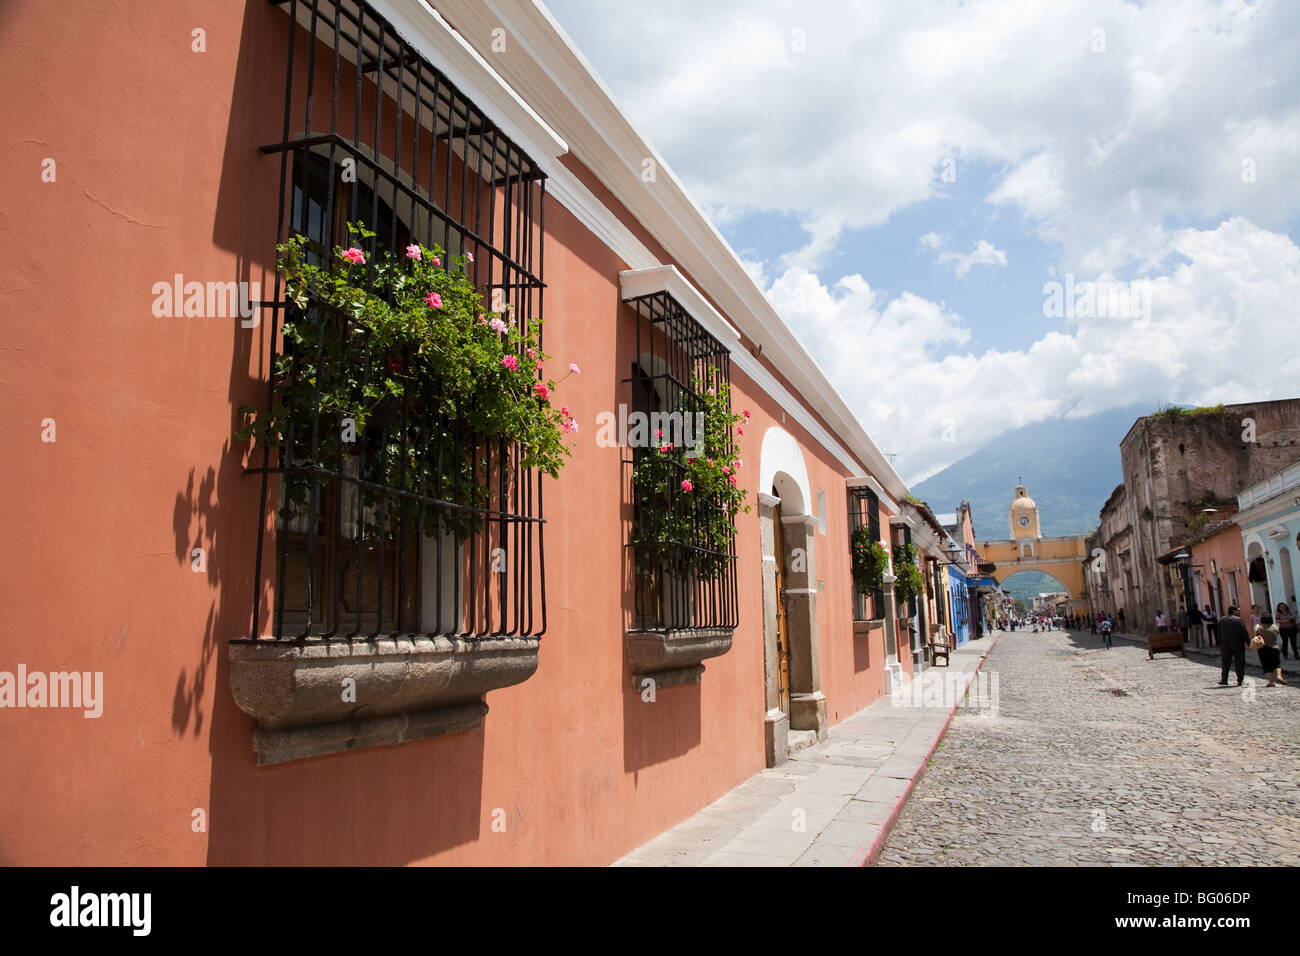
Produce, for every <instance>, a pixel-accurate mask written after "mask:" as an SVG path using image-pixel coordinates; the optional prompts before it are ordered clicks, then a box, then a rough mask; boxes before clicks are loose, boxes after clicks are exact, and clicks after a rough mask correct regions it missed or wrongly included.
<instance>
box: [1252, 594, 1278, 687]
mask: <svg viewBox="0 0 1300 956" xmlns="http://www.w3.org/2000/svg"><path fill="white" fill-rule="evenodd" d="M1277 638H1278V628H1277V625H1276V624H1274V623H1273V615H1272V614H1269V613H1267V612H1265V613H1264V614H1263V615H1262V616H1261V617H1260V619H1259V624H1257V625H1255V639H1254V640H1252V641H1251V642H1250V643H1251V646H1252V647H1254V648H1255V649H1256V650H1257V651H1259V666H1260V667H1262V668H1263V669H1264V676H1265V677H1267V678H1268V683H1267V684H1265V685H1264V686H1265V687H1272V686H1274V684H1275V683H1281V684H1285V683H1286V678H1284V677H1283V676H1282V666H1281V665H1282V658H1281V655H1280V653H1279V652H1278V649H1277ZM1256 641H1259V642H1260V643H1259V644H1256V643H1255V642H1256Z"/></svg>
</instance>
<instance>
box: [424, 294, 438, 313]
mask: <svg viewBox="0 0 1300 956" xmlns="http://www.w3.org/2000/svg"><path fill="white" fill-rule="evenodd" d="M424 301H425V302H427V303H429V308H431V309H441V308H442V296H440V295H438V293H436V292H430V293H429V294H428V295H426V296H425V297H424Z"/></svg>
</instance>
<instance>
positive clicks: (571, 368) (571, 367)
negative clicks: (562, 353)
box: [569, 362, 582, 375]
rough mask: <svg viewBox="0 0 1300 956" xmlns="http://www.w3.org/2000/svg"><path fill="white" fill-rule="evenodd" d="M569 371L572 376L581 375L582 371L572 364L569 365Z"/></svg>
mask: <svg viewBox="0 0 1300 956" xmlns="http://www.w3.org/2000/svg"><path fill="white" fill-rule="evenodd" d="M569 371H570V372H572V373H573V374H574V375H581V374H582V369H580V368H578V366H577V365H575V364H574V363H572V362H570V363H569Z"/></svg>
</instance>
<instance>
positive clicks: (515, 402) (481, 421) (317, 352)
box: [235, 223, 578, 539]
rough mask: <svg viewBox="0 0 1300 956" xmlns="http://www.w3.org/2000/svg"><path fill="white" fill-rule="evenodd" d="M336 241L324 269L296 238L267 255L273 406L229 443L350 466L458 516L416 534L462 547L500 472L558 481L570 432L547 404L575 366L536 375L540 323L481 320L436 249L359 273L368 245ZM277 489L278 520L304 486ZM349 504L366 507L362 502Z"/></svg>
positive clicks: (562, 411)
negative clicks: (279, 300) (281, 302)
mask: <svg viewBox="0 0 1300 956" xmlns="http://www.w3.org/2000/svg"><path fill="white" fill-rule="evenodd" d="M348 232H349V234H350V236H351V239H352V244H351V246H350V247H349V248H347V249H344V248H342V247H338V246H336V247H335V248H334V251H333V256H332V257H331V259H330V260H329V261H328V262H324V263H321V259H322V255H321V253H319V252H318V251H316V248H318V247H313V246H312V245H310V244H309V242H308V240H307V239H306V238H305V237H303V236H294V237H292V238H290V239H289V240H288V241H287V242H284V243H282V244H281V245H279V246H277V247H276V250H277V252H278V253H279V255H280V263H279V268H280V271H281V272H282V273H283V274H284V278H285V287H286V293H287V298H288V301H289V303H290V305H291V306H292V308H290V311H289V314H288V315H287V316H286V321H285V323H284V325H283V327H282V329H283V334H284V341H285V347H284V351H283V352H282V353H281V354H279V355H278V356H277V357H276V366H275V376H276V382H277V390H276V404H274V405H273V406H272V408H271V409H270V411H269V412H267V413H265V414H259V412H258V411H257V410H256V409H254V408H252V407H251V406H247V405H245V406H241V407H240V409H239V410H240V412H241V414H242V415H243V417H244V424H243V427H242V428H240V429H239V430H238V431H237V432H236V433H235V438H236V440H247V439H253V440H254V441H255V442H256V443H258V444H263V443H265V444H268V445H270V446H271V447H272V448H274V449H276V450H278V452H279V456H280V463H281V465H282V466H300V467H301V466H303V465H309V466H317V465H318V466H320V467H323V468H328V469H333V468H336V467H337V462H338V461H339V460H340V458H342V457H353V456H357V457H360V459H361V460H362V463H363V464H362V468H363V471H362V472H361V473H360V475H359V477H360V478H361V479H363V480H364V481H366V482H369V483H372V484H373V485H378V486H382V487H384V488H391V489H398V490H400V491H404V492H409V493H411V494H413V495H420V496H430V497H434V498H437V499H438V500H440V501H446V502H451V503H453V504H455V505H459V506H462V507H456V508H438V507H432V508H430V507H426V508H425V509H424V516H425V522H426V531H428V532H429V533H433V532H434V530H435V529H437V528H442V529H449V530H451V532H452V533H454V534H455V535H456V536H457V537H458V538H462V539H463V538H465V537H468V536H469V535H470V534H472V533H473V532H474V531H475V530H476V528H478V527H479V526H480V525H481V521H482V518H481V515H480V511H481V509H486V508H487V507H488V506H489V502H490V501H491V498H492V495H493V494H494V493H495V494H504V493H505V492H503V491H502V490H501V489H502V487H503V482H508V481H510V480H512V472H513V465H514V462H515V461H518V463H519V465H520V466H522V467H523V468H533V469H537V470H538V471H541V472H544V473H546V474H548V475H550V476H551V477H556V476H557V475H558V474H559V471H560V468H561V467H563V465H564V459H565V456H567V455H569V454H570V452H569V448H568V446H567V445H566V444H565V443H564V441H563V440H562V439H563V436H564V435H565V434H566V433H571V432H575V431H577V427H578V426H577V423H576V422H575V421H574V420H573V417H572V415H571V414H570V413H569V409H568V407H567V406H561V407H560V408H558V409H557V408H555V407H553V406H552V404H551V399H552V396H553V394H554V391H555V389H556V386H557V385H558V384H559V382H560V381H563V380H564V378H568V375H572V374H576V373H577V372H578V368H577V366H576V365H570V366H569V373H568V375H565V376H563V377H562V378H560V379H559V380H556V379H553V378H547V377H545V376H544V375H542V372H543V368H544V363H545V362H546V361H547V359H549V358H550V356H548V355H547V354H546V353H545V352H543V351H542V349H541V343H540V334H541V322H540V320H539V319H533V320H530V321H528V322H526V323H525V322H517V321H516V320H515V319H514V317H513V314H512V310H511V308H510V306H506V307H505V309H504V310H502V311H500V312H492V311H489V310H488V309H485V307H484V305H483V296H482V293H481V290H479V289H478V288H476V287H475V285H474V283H473V282H472V281H471V280H470V278H469V277H468V276H467V275H466V271H465V263H466V262H467V261H469V257H468V256H464V257H458V258H457V259H456V260H455V262H454V264H453V263H449V265H451V266H452V267H451V268H444V267H443V256H444V255H445V253H444V251H443V250H442V249H441V248H439V247H438V246H432V247H430V246H423V245H417V244H412V245H409V246H407V247H406V250H405V253H404V255H403V257H402V258H401V259H398V258H397V257H396V256H394V255H393V253H392V252H391V251H389V250H384V251H383V252H382V253H380V254H379V255H378V256H377V257H375V258H374V259H373V260H371V261H367V256H366V254H365V252H364V251H363V250H362V248H361V247H362V246H363V245H369V244H370V243H371V241H372V240H373V239H374V237H375V234H374V233H373V232H371V231H370V230H368V229H366V228H365V226H364V225H362V224H359V223H349V224H348ZM313 420H316V421H317V422H318V425H317V427H316V428H315V429H313ZM290 421H292V422H293V431H294V434H293V436H292V438H290V436H288V435H286V434H285V432H286V431H288V430H289V422H290ZM349 422H350V423H351V424H350V425H349ZM313 431H314V435H313ZM290 441H292V445H293V447H292V448H291V447H289V444H290ZM313 446H314V454H313ZM503 463H504V464H505V465H506V466H507V467H505V468H503ZM503 474H504V477H502V475H503ZM282 481H283V482H284V486H285V500H286V506H285V508H284V512H283V513H282V514H283V517H285V518H286V519H288V518H292V517H295V516H297V515H301V514H309V513H310V512H311V508H312V505H311V503H310V502H309V498H310V486H311V482H312V477H311V476H310V475H309V474H304V473H301V472H292V471H291V472H287V473H285V474H284V476H283V478H282ZM364 494H365V499H366V503H367V504H369V505H373V504H374V500H375V492H374V490H373V489H372V488H370V487H366V489H365V492H364ZM399 501H401V502H403V504H402V507H410V506H409V503H408V501H407V499H404V498H402V499H399ZM316 506H317V507H319V505H316Z"/></svg>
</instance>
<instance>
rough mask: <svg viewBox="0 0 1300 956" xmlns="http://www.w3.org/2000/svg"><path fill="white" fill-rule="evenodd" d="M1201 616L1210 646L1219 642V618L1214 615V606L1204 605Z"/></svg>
mask: <svg viewBox="0 0 1300 956" xmlns="http://www.w3.org/2000/svg"><path fill="white" fill-rule="evenodd" d="M1201 617H1202V619H1204V621H1205V633H1206V635H1207V636H1208V637H1209V640H1210V646H1211V647H1214V646H1215V645H1216V644H1218V643H1219V619H1218V618H1217V617H1215V616H1214V608H1212V607H1210V605H1208V604H1207V605H1205V610H1204V611H1202V612H1201Z"/></svg>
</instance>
